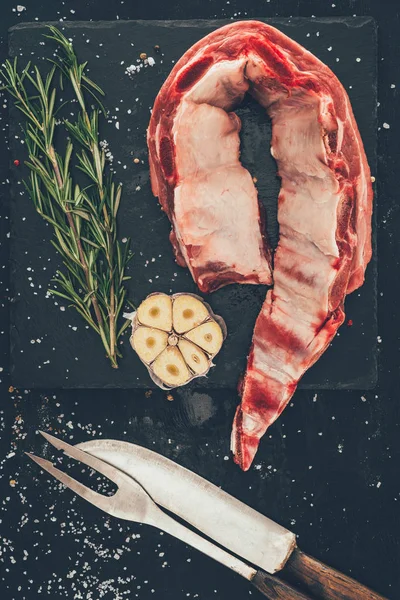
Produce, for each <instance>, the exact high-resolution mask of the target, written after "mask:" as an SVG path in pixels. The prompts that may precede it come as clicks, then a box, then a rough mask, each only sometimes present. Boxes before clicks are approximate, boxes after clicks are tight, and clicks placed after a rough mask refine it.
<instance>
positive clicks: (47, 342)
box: [9, 18, 377, 389]
mask: <svg viewBox="0 0 400 600" xmlns="http://www.w3.org/2000/svg"><path fill="white" fill-rule="evenodd" d="M268 22H269V23H271V24H272V25H275V26H277V27H278V28H279V29H281V30H282V31H283V32H284V33H286V34H288V35H289V36H291V37H292V38H294V39H295V40H297V41H298V42H300V43H301V44H303V45H304V46H305V47H306V48H308V49H309V50H311V51H312V52H314V53H315V54H316V55H317V56H318V57H319V58H320V59H321V60H322V61H324V62H325V63H326V64H328V65H329V66H330V67H331V68H332V70H333V71H334V72H335V73H336V74H337V75H338V77H339V79H340V80H341V81H342V83H343V84H344V86H345V88H346V89H347V90H348V93H349V96H350V99H351V101H352V105H353V109H354V113H355V116H356V119H357V122H358V125H359V128H360V131H361V135H362V138H363V141H364V144H365V148H366V152H367V155H368V160H369V163H370V165H371V170H372V173H375V172H376V29H375V23H374V21H373V20H372V19H369V18H340V19H300V18H296V19H269V20H268ZM224 23H225V21H185V22H182V21H170V22H168V21H136V22H134V21H130V22H122V21H119V22H118V21H117V22H99V23H95V22H94V23H93V22H85V23H84V22H82V23H79V22H74V23H65V22H64V23H63V24H62V27H63V28H64V27H65V31H66V32H67V36H68V37H70V38H71V39H72V40H73V41H74V45H75V48H76V50H77V53H78V55H79V56H80V57H81V58H82V59H84V60H88V61H89V66H90V74H91V77H92V78H93V79H94V80H95V81H96V82H97V83H98V84H99V85H100V86H101V87H102V88H103V89H104V90H105V92H106V104H107V107H108V108H109V109H110V124H109V126H108V127H107V128H105V129H104V137H105V138H106V139H107V141H108V142H109V144H110V148H111V150H112V152H113V155H114V163H113V164H114V167H115V169H116V171H117V179H118V180H120V181H122V182H123V184H124V194H123V201H122V206H121V210H120V236H121V237H122V238H123V237H125V236H131V237H132V238H133V241H132V248H133V250H134V252H135V257H134V259H133V262H132V264H131V267H130V274H131V275H132V283H131V285H130V297H131V299H132V300H133V301H134V302H135V303H136V304H137V303H139V302H140V301H141V300H142V299H143V298H144V297H145V296H146V295H147V294H149V293H150V292H153V291H164V292H177V291H196V287H195V285H194V284H193V282H192V280H191V277H190V275H189V273H188V271H187V270H185V269H181V268H180V267H178V266H177V265H176V264H175V262H174V260H173V257H172V251H171V248H170V245H169V241H168V233H169V223H168V220H167V218H166V217H165V216H164V215H163V213H161V211H160V208H159V206H158V204H157V201H156V200H155V199H154V198H153V197H152V194H151V190H150V184H149V173H148V167H147V149H146V143H145V131H146V127H147V124H148V120H149V111H150V108H151V106H152V104H153V101H154V98H155V96H156V95H157V92H158V90H159V89H160V87H161V85H162V83H163V81H164V80H165V78H166V76H167V75H168V73H169V71H170V69H171V67H172V61H176V60H177V59H178V58H179V57H180V56H181V55H182V54H183V52H184V51H185V50H186V49H187V48H188V47H190V46H191V45H192V44H193V43H194V42H196V41H197V40H198V39H200V38H201V37H203V36H204V35H205V34H207V33H208V32H209V31H211V30H212V29H215V28H216V27H218V26H220V25H222V24H224ZM44 32H45V28H44V25H43V24H34V23H33V24H24V25H21V26H17V27H16V28H13V29H12V30H11V33H10V39H9V47H10V55H11V56H16V55H18V56H21V57H22V61H24V60H29V59H32V58H34V59H39V58H42V57H49V56H51V55H52V52H53V51H54V49H53V46H52V45H51V44H49V43H47V42H44V38H43V37H42V34H43V33H44ZM155 44H158V45H159V46H160V47H161V52H162V54H160V55H158V54H156V53H155V52H154V49H153V46H154V45H155ZM140 52H146V53H147V54H148V55H151V56H153V57H154V58H155V61H156V64H155V66H154V67H148V68H147V69H143V70H142V71H141V72H140V73H139V74H137V75H136V76H135V77H134V78H133V79H130V78H129V77H128V76H127V75H126V74H125V69H126V67H127V66H128V65H130V64H132V63H133V64H135V63H136V59H137V58H138V55H139V53H140ZM361 56H362V60H361V61H357V58H358V57H361ZM128 111H129V112H128ZM238 113H239V114H240V116H241V118H242V120H243V132H242V160H243V163H244V164H245V166H246V167H248V168H249V170H250V171H251V172H252V174H253V175H256V176H257V178H258V189H259V193H260V197H261V198H262V200H263V202H265V204H266V206H267V210H268V213H269V214H270V215H273V214H274V211H275V212H276V197H277V193H278V189H279V182H278V180H277V178H276V173H275V171H276V169H275V164H274V161H273V159H272V158H271V157H270V156H269V154H268V153H266V152H265V147H268V139H269V137H270V124H269V123H268V121H267V119H266V118H265V116H264V115H263V114H262V111H260V110H259V109H258V107H257V106H254V105H253V104H252V103H251V102H245V103H244V104H243V106H242V107H241V108H240V109H239V111H238ZM10 121H11V122H10V141H11V146H12V152H13V156H14V157H15V158H18V159H19V160H20V161H21V162H22V160H23V158H24V152H23V150H24V149H23V146H21V141H20V125H19V115H18V114H17V113H16V111H15V109H12V110H11V114H10ZM117 122H118V123H119V129H117V127H116V123H117ZM266 138H267V142H266ZM133 157H139V158H140V159H141V160H143V164H142V163H141V164H139V165H136V164H134V163H133V160H132V159H133ZM13 175H14V179H13V185H12V197H11V276H12V295H13V300H14V301H13V304H12V315H11V322H12V326H11V360H12V371H11V372H12V380H13V383H14V385H17V386H20V387H28V388H31V387H46V388H49V387H63V388H78V387H90V388H105V387H107V388H113V387H122V388H143V387H146V388H147V387H153V384H152V382H151V381H150V379H149V377H148V374H147V371H146V369H145V368H144V367H143V365H142V364H141V363H140V361H139V360H138V359H137V357H136V356H135V355H134V353H133V351H131V350H130V348H129V345H128V339H127V337H125V341H124V344H123V350H124V355H125V356H124V359H123V360H122V361H121V363H120V369H119V370H118V371H115V370H113V369H111V367H109V366H108V364H107V362H106V360H105V358H104V353H103V351H102V348H101V344H100V342H99V340H98V339H97V336H96V335H95V334H94V333H93V332H91V331H90V330H88V329H87V328H85V326H84V324H83V323H82V321H81V319H80V317H79V316H78V315H76V314H75V313H74V312H73V311H71V310H69V309H68V308H65V307H64V306H63V303H62V302H59V301H57V300H56V301H54V299H49V298H47V299H46V298H45V296H46V289H47V286H48V283H49V281H50V279H51V277H52V276H53V275H54V272H55V271H56V269H57V268H58V267H59V266H60V265H59V260H58V256H57V254H56V253H55V251H54V250H53V249H52V247H51V245H50V243H49V239H50V236H51V231H50V229H49V228H48V227H47V226H46V225H45V224H44V223H43V222H42V221H41V219H40V217H38V216H37V215H36V214H35V211H34V209H33V207H32V205H31V202H30V200H29V198H28V196H27V195H26V193H24V191H23V186H22V184H21V180H22V178H23V177H24V176H26V171H25V169H24V168H23V167H18V168H15V169H14V171H13ZM269 234H270V238H271V240H272V242H276V239H277V227H276V223H274V219H273V218H271V217H270V219H269ZM153 259H154V260H153ZM376 279H377V261H376V248H375V253H374V259H373V261H372V263H371V265H370V266H369V267H368V271H367V278H366V283H365V285H364V286H363V287H362V289H361V290H359V291H357V292H355V293H354V294H353V295H351V296H349V297H348V299H347V301H346V312H347V316H348V318H349V319H352V321H353V326H352V327H346V326H343V327H342V329H341V330H340V334H339V335H338V336H337V337H336V339H335V340H334V342H333V344H332V346H331V348H329V349H328V351H327V352H326V353H325V354H324V355H323V356H322V358H321V359H320V360H319V361H318V363H317V364H316V365H315V366H314V367H313V368H312V369H311V370H310V371H309V372H308V373H307V374H306V375H305V377H304V379H303V380H302V383H301V387H304V388H312V389H339V388H342V389H345V388H353V389H369V388H372V387H373V386H374V385H375V383H376V376H377V375H376V373H377V368H376V341H377V323H376ZM265 291H266V289H265V288H263V287H262V286H260V287H255V286H229V287H227V288H224V289H223V290H220V291H218V292H216V293H214V294H212V296H210V297H209V298H207V299H208V300H209V301H210V303H211V305H212V306H213V309H214V310H215V312H216V313H217V314H221V315H222V316H223V317H224V318H225V320H226V322H227V325H228V331H229V336H228V339H227V341H226V343H225V345H224V347H223V349H222V351H221V353H220V354H219V356H218V359H217V361H216V362H217V366H216V368H215V369H213V370H212V372H211V374H210V376H209V378H208V379H207V380H195V382H194V383H193V384H192V386H196V387H210V388H231V389H233V388H235V387H236V385H237V380H238V377H239V375H240V373H241V372H242V371H243V369H244V367H245V357H246V353H247V350H248V348H249V344H250V339H251V334H252V329H253V325H254V321H255V318H256V315H257V313H258V311H259V308H260V306H261V303H262V301H263V298H264V296H265ZM62 308H65V310H64V311H62V310H61V309H62Z"/></svg>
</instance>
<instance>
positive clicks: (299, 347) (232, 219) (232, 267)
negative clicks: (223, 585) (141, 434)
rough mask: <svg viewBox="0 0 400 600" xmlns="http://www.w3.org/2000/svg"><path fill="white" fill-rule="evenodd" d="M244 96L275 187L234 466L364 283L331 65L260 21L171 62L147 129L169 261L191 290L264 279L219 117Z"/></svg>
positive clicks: (344, 99)
mask: <svg viewBox="0 0 400 600" xmlns="http://www.w3.org/2000/svg"><path fill="white" fill-rule="evenodd" d="M246 92H249V93H250V94H252V95H253V96H254V97H255V98H256V99H257V101H258V102H259V103H260V104H261V105H262V106H263V107H265V109H266V111H267V113H268V115H269V116H270V118H271V120H272V143H271V152H272V155H273V156H274V157H275V159H276V162H277V166H278V174H279V176H280V178H281V180H282V186H281V190H280V193H279V198H278V221H279V228H280V234H279V244H278V247H277V249H276V252H275V256H274V271H273V278H274V287H273V289H272V290H270V291H269V292H268V293H267V297H266V300H265V303H264V305H263V307H262V310H261V313H260V315H259V317H258V319H257V321H256V325H255V329H254V334H253V341H252V345H251V349H250V354H249V357H248V364H247V370H246V373H245V376H244V378H243V381H242V383H241V386H240V393H241V397H242V401H241V405H240V406H239V407H238V409H237V412H236V416H235V420H234V424H233V432H232V450H233V453H234V457H235V460H236V462H238V463H239V464H240V466H241V467H242V468H243V469H244V470H247V469H248V468H249V467H250V465H251V462H252V460H253V458H254V455H255V453H256V451H257V448H258V444H259V440H260V438H261V437H262V436H263V435H264V433H265V431H266V429H267V428H268V427H269V425H271V423H273V422H274V421H275V420H276V419H277V417H278V416H279V415H280V413H281V412H282V410H283V409H284V408H285V406H286V405H287V403H288V401H289V399H290V398H291V396H292V395H293V393H294V391H295V389H296V386H297V384H298V381H299V379H300V378H301V377H302V375H303V374H304V372H305V371H306V370H307V369H308V368H309V367H310V366H311V365H312V364H313V363H314V362H315V361H316V360H317V359H318V358H319V356H320V355H321V354H322V353H323V352H324V350H325V349H326V347H327V346H328V345H329V343H330V342H331V340H332V338H333V337H334V335H335V333H336V331H337V329H338V327H339V326H340V325H341V324H342V323H343V320H344V312H343V302H344V298H345V296H346V294H349V293H350V292H352V291H353V290H355V289H357V288H358V287H359V286H360V285H362V283H363V281H364V272H365V268H366V265H367V264H368V262H369V260H370V258H371V213H372V187H371V178H370V171H369V167H368V164H367V160H366V157H365V153H364V149H363V145H362V141H361V138H360V135H359V132H358V128H357V124H356V122H355V119H354V116H353V112H352V109H351V106H350V102H349V99H348V96H347V94H346V92H345V90H344V89H343V87H342V85H341V84H340V82H339V81H338V79H337V78H336V77H335V75H334V74H333V73H332V71H331V70H330V69H329V68H328V67H327V66H326V65H324V64H323V63H322V62H321V61H319V60H318V59H317V58H316V57H315V56H314V55H312V54H311V53H310V52H308V51H307V50H305V49H304V48H303V47H302V46H300V45H299V44H297V43H295V42H294V41H293V40H291V39H290V38H288V37H287V36H285V35H283V34H282V33H281V32H280V31H278V30H277V29H275V28H273V27H271V26H269V25H266V24H264V23H261V22H257V21H243V22H236V23H233V24H229V25H227V26H225V27H222V28H221V29H218V30H216V31H214V32H213V33H211V34H210V35H208V36H206V37H205V38H203V39H202V40H200V41H199V42H198V43H197V44H195V45H194V46H193V47H192V48H190V49H189V50H188V51H187V52H186V53H185V54H184V56H183V57H182V58H181V59H180V60H179V61H178V63H177V64H176V65H175V67H174V69H173V70H172V72H171V74H170V75H169V77H168V79H167V80H166V82H165V84H164V85H163V87H162V89H161V91H160V93H159V95H158V97H157V99H156V102H155V105H154V109H153V113H152V117H151V121H150V125H149V129H148V145H149V151H150V167H151V181H152V187H153V192H154V194H155V195H156V196H158V198H159V200H160V203H161V205H162V207H163V209H164V210H165V211H166V213H167V215H168V217H169V218H170V220H171V223H172V233H171V241H172V243H173V246H174V248H175V253H176V256H177V260H178V261H179V262H180V264H186V265H187V266H188V267H189V269H190V270H191V273H192V275H193V278H194V279H195V281H196V282H197V284H198V286H199V288H200V289H201V290H202V291H204V292H208V291H212V290H215V289H217V288H219V287H221V286H222V285H226V284H228V283H233V282H237V283H244V282H247V283H269V282H270V267H269V264H270V253H269V252H268V250H267V246H266V239H265V234H264V230H263V219H262V217H261V215H260V209H259V204H258V200H257V194H256V190H255V187H254V185H253V182H252V178H251V176H250V174H249V173H248V172H247V171H246V170H245V169H244V168H243V167H242V166H241V164H240V162H239V135H238V132H239V129H240V121H239V119H238V117H237V116H236V115H235V113H234V112H231V111H232V110H233V109H234V108H235V106H237V105H238V103H239V102H240V101H241V100H242V98H243V96H244V94H245V93H246Z"/></svg>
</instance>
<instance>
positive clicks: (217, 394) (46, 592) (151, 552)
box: [0, 0, 400, 600]
mask: <svg viewBox="0 0 400 600" xmlns="http://www.w3.org/2000/svg"><path fill="white" fill-rule="evenodd" d="M229 2H230V3H229V4H227V0H190V1H188V2H186V3H184V2H182V1H181V0H171V1H170V2H165V1H164V2H161V1H160V0H147V1H146V2H142V3H139V2H132V1H129V0H118V1H117V0H116V1H111V0H107V1H105V0H80V1H79V2H78V1H77V0H69V1H68V2H65V0H36V1H35V2H33V0H27V1H26V2H25V3H24V5H25V6H26V11H23V12H22V13H20V14H19V13H17V12H13V9H14V10H15V9H16V5H17V3H16V2H15V1H11V0H3V2H2V4H1V9H2V19H1V22H0V59H1V60H0V62H3V61H4V60H5V58H6V56H7V29H8V28H9V27H10V26H12V25H15V24H17V23H20V22H22V21H34V20H35V18H37V19H38V21H39V22H44V21H55V20H59V19H65V18H66V19H79V20H80V21H88V20H89V19H97V20H102V19H104V20H116V19H117V18H119V19H121V20H123V19H137V18H141V19H152V18H157V19H167V18H171V19H178V18H180V19H181V18H187V19H193V18H207V19H212V18H223V17H227V18H231V17H232V18H236V17H239V18H240V17H255V16H259V15H264V16H265V17H290V16H304V17H311V15H316V16H317V17H320V16H321V17H327V16H330V17H338V16H351V15H353V14H357V15H369V16H372V17H374V18H375V19H376V20H377V23H378V65H379V68H378V96H379V102H380V106H379V108H378V170H377V174H376V177H377V187H378V197H379V202H378V207H377V213H376V214H377V217H378V246H379V275H378V323H379V329H378V334H379V335H380V336H381V339H382V342H381V343H380V344H378V359H379V361H378V362H379V378H378V385H377V387H376V389H375V390H373V391H368V392H360V391H354V390H353V391H347V390H336V391H319V392H318V395H317V397H315V392H314V391H313V390H299V391H298V392H296V395H295V397H294V399H293V402H292V403H291V406H290V407H288V408H287V409H286V411H285V412H284V413H283V415H282V416H281V417H280V419H279V420H278V421H277V423H276V424H274V425H273V426H272V427H271V429H270V431H269V432H268V434H267V435H266V436H265V438H264V439H263V440H262V442H261V446H260V450H259V453H258V455H257V458H256V462H255V465H254V467H253V468H252V469H251V470H250V471H249V472H248V473H246V474H244V473H241V472H240V471H239V469H238V468H237V467H235V466H234V465H233V464H232V462H231V461H230V460H225V457H228V454H229V433H230V427H231V420H232V417H233V413H234V410H235V407H236V403H237V398H236V396H235V394H233V393H232V392H225V391H223V390H213V391H210V390H209V391H208V392H203V391H202V390H201V389H198V390H195V391H188V390H186V389H182V390H181V391H180V392H179V393H176V394H174V398H175V400H174V402H167V401H166V400H165V396H164V394H163V393H161V392H154V393H153V394H152V395H151V396H150V397H146V395H145V393H144V391H141V390H60V391H59V390H48V391H46V390H42V391H39V390H29V389H23V388H20V389H13V388H10V387H9V386H10V370H9V364H10V363H9V339H8V324H9V318H8V314H9V308H10V301H11V296H10V289H9V278H8V274H9V269H8V267H9V263H8V260H9V258H8V257H9V254H8V251H9V239H8V234H9V232H10V224H9V220H8V214H9V197H10V187H9V181H10V178H11V176H10V165H11V156H10V153H9V151H8V143H7V139H8V127H7V123H8V111H7V102H6V101H5V100H4V98H3V97H1V102H0V130H1V135H2V142H3V143H2V144H0V206H1V207H0V236H1V239H0V242H1V245H0V259H1V260H0V297H1V299H0V367H1V369H2V371H1V373H0V380H1V381H0V402H1V406H0V496H1V500H0V519H1V522H0V551H1V554H0V597H1V599H2V600H3V599H4V600H24V599H26V600H38V599H40V598H43V597H45V598H49V599H51V600H53V599H58V598H68V599H72V598H77V599H83V598H84V599H85V600H98V599H102V598H105V599H106V600H121V599H122V600H125V599H126V598H133V599H136V598H139V599H140V600H150V599H151V600H186V599H187V598H189V599H193V598H198V599H200V600H233V599H234V600H236V599H244V598H247V597H249V598H256V596H257V598H259V596H258V595H257V594H256V592H253V593H252V595H251V596H250V591H251V590H249V586H248V584H247V583H246V582H244V581H241V580H240V579H239V578H238V577H236V576H234V575H233V574H232V573H230V572H229V571H228V570H225V569H224V568H223V567H221V566H220V565H218V564H216V563H214V562H212V561H211V560H209V559H207V558H206V557H203V556H202V555H200V554H199V553H197V552H195V551H192V550H190V549H189V548H186V547H185V546H184V545H182V544H180V543H179V542H177V541H175V540H173V539H172V538H170V537H168V536H160V535H159V533H158V532H157V531H155V530H152V529H151V528H149V527H145V526H143V527H140V526H138V525H134V524H130V523H124V522H121V521H117V520H113V519H110V518H108V517H106V516H105V515H104V514H102V513H101V512H99V511H96V510H95V509H94V508H93V507H92V506H90V505H89V504H87V503H85V502H84V501H83V500H80V499H78V498H74V497H73V495H72V494H71V493H69V492H68V491H63V490H62V489H61V486H59V485H58V484H56V483H55V482H50V481H49V480H48V479H47V478H46V477H45V476H44V475H43V474H41V473H40V472H38V469H37V467H36V465H34V464H33V463H29V462H28V461H27V459H26V457H25V456H24V454H23V453H24V451H33V452H35V453H37V454H41V455H44V456H47V457H50V456H51V454H50V452H49V450H48V448H46V446H45V445H44V443H43V440H42V438H41V437H40V436H39V435H38V434H37V430H38V429H44V430H46V431H51V430H52V431H53V432H55V433H56V434H57V435H60V437H63V438H64V439H66V440H67V441H70V442H72V443H74V442H76V443H77V442H80V441H84V440H87V439H93V438H98V437H107V438H115V439H125V440H128V441H131V442H137V443H140V444H143V445H145V446H147V447H149V448H151V449H153V450H157V451H158V452H161V453H162V454H164V455H166V456H168V457H170V458H172V459H174V460H177V461H178V462H180V463H181V464H184V465H185V466H188V467H190V468H192V469H193V470H195V471H196V472H198V473H200V474H201V475H203V476H205V477H207V478H208V479H210V480H211V481H213V482H214V483H216V484H218V485H221V486H222V487H223V488H224V489H226V490H228V491H229V492H231V493H232V494H234V495H236V496H237V497H238V498H240V499H241V500H243V501H244V502H247V503H248V504H250V505H251V506H253V507H254V508H256V509H257V510H259V511H261V512H263V513H264V514H267V515H269V516H270V517H272V518H274V519H276V520H277V521H278V522H280V523H281V524H282V525H284V526H286V527H288V528H290V529H291V530H292V531H295V532H296V534H298V536H299V537H298V542H299V546H300V547H301V548H302V549H303V550H305V551H306V552H309V553H310V554H312V555H313V556H316V557H318V558H319V559H321V560H324V561H325V562H327V563H329V564H331V565H333V566H335V567H337V568H339V569H342V570H344V571H346V572H348V573H350V574H351V575H353V576H354V577H356V578H358V579H359V580H360V581H362V582H363V583H365V584H368V585H370V586H372V587H374V588H375V589H377V591H379V592H380V593H382V594H385V595H386V596H387V597H389V598H391V599H392V600H397V599H398V598H399V597H400V575H399V560H400V544H399V539H400V519H399V499H400V486H399V461H400V427H399V423H400V403H399V351H400V336H399V331H400V313H399V310H398V304H399V300H398V295H399V278H398V272H399V257H400V237H399V233H398V232H399V231H400V211H399V201H398V176H399V167H398V165H399V161H400V145H399V143H398V140H399V135H400V122H399V118H398V106H399V93H398V89H399V85H400V63H399V60H398V41H399V39H400V23H399V20H400V15H399V6H398V2H395V1H393V2H392V1H390V0H388V1H387V2H382V1H379V0H332V1H331V0H329V1H326V2H322V1H321V0H271V1H270V2H267V1H266V0H229ZM70 11H74V12H70ZM153 43H154V42H153V40H151V41H150V47H151V46H152V44H153ZM88 45H89V44H88ZM329 46H330V43H329V42H328V43H327V44H326V47H329ZM340 50H341V48H340V46H339V47H333V49H332V51H331V52H332V53H333V55H334V56H335V57H336V56H338V57H339V56H340V54H339V53H340ZM85 52H86V50H85ZM321 52H322V50H321ZM328 52H329V51H328ZM321 57H322V55H321ZM129 58H131V57H130V56H129ZM360 58H361V59H363V54H361V55H360ZM124 59H126V60H127V59H128V57H124V56H121V60H124ZM338 64H340V63H338ZM360 64H361V63H360ZM335 68H336V67H335ZM142 74H143V73H142ZM372 93H373V90H372V89H371V90H369V89H368V90H367V89H366V90H364V94H365V99H366V101H367V100H368V98H369V96H370V94H372ZM383 123H387V124H388V125H389V126H390V128H389V129H387V128H384V127H383ZM138 141H140V142H141V140H138ZM11 168H12V170H13V172H14V173H15V171H14V167H13V166H12V165H11ZM349 300H350V298H349ZM45 306H46V308H47V310H49V306H50V305H45ZM349 316H351V317H352V318H353V319H354V315H350V314H349ZM63 317H64V318H65V317H66V315H65V314H61V313H60V319H61V318H63ZM68 323H71V321H70V320H68ZM327 356H328V355H327ZM102 360H103V359H102ZM100 364H104V363H100ZM63 462H64V464H65V463H66V464H67V467H68V468H69V467H70V465H72V461H69V460H66V459H64V461H63ZM310 467H312V468H310ZM74 474H75V476H76V477H78V478H79V479H82V480H83V481H84V482H90V484H91V486H92V487H93V488H94V489H99V490H103V489H104V485H103V484H102V482H100V481H98V480H97V478H96V477H91V478H90V479H88V478H85V479H84V478H83V474H82V473H81V469H80V468H78V469H76V470H75V473H74ZM138 535H139V536H140V537H138ZM133 536H135V537H133ZM115 556H119V557H120V558H119V559H116V558H115ZM189 560H190V562H188V561H189ZM259 600H261V598H260V599H259Z"/></svg>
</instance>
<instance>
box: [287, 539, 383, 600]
mask: <svg viewBox="0 0 400 600" xmlns="http://www.w3.org/2000/svg"><path fill="white" fill-rule="evenodd" d="M279 575H280V576H281V577H282V578H283V579H284V580H285V581H288V582H290V583H292V584H294V585H298V586H299V587H300V588H302V589H304V590H306V591H307V592H309V593H310V594H311V595H312V596H313V597H314V598H318V599H320V600H361V599H362V600H387V599H386V598H384V596H381V595H380V594H377V593H376V592H374V591H372V590H371V589H369V588H367V587H365V586H364V585H362V584H361V583H359V582H358V581H356V580H355V579H352V578H351V577H348V576H347V575H344V573H341V572H340V571H336V569H333V568H332V567H329V566H328V565H325V564H324V563H322V562H320V561H319V560H317V559H316V558H313V557H312V556H308V554H305V553H304V552H302V551H301V550H299V549H298V548H295V549H294V550H293V552H292V554H291V555H290V557H289V560H288V561H287V563H286V565H285V566H284V568H283V569H282V570H281V571H279Z"/></svg>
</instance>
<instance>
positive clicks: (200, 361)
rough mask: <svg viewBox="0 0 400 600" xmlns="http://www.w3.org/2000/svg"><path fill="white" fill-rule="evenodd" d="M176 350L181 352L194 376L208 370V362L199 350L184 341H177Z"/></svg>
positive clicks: (206, 357)
mask: <svg viewBox="0 0 400 600" xmlns="http://www.w3.org/2000/svg"><path fill="white" fill-rule="evenodd" d="M178 348H179V350H180V351H181V352H182V356H183V358H184V359H185V361H186V364H187V365H188V366H189V367H190V368H191V369H192V371H193V373H196V375H203V374H205V373H207V371H208V370H209V369H210V361H209V358H208V356H207V355H206V354H205V353H204V352H203V351H202V350H200V348H198V347H197V346H196V345H195V344H192V342H189V341H188V340H184V339H181V340H179V343H178Z"/></svg>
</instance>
